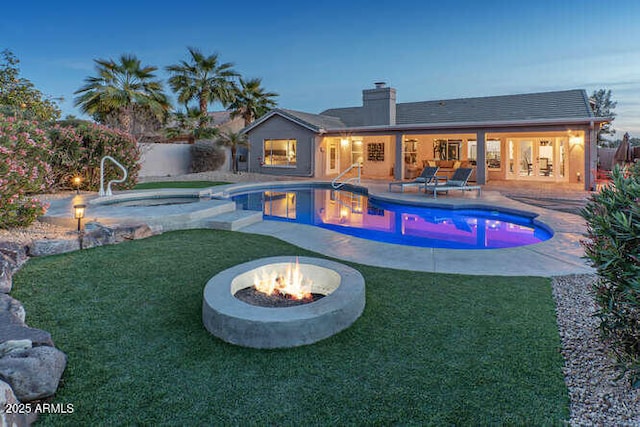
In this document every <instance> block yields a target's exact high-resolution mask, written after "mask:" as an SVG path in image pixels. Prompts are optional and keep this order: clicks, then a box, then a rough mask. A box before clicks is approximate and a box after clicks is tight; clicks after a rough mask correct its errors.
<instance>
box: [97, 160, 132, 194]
mask: <svg viewBox="0 0 640 427" xmlns="http://www.w3.org/2000/svg"><path fill="white" fill-rule="evenodd" d="M106 159H109V160H111V161H112V162H113V163H115V165H116V166H118V167H119V168H120V169H121V170H122V172H124V177H122V179H112V180H111V181H109V183H108V184H107V191H104V161H105V160H106ZM127 176H129V175H128V174H127V170H126V169H125V168H124V166H122V165H121V164H120V162H118V161H117V160H116V159H114V158H113V157H111V156H104V157H103V158H102V160H100V193H99V194H100V197H102V196H111V195H112V194H113V193H111V184H112V183H114V182H115V183H119V182H125V181H126V179H127Z"/></svg>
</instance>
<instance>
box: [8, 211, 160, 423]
mask: <svg viewBox="0 0 640 427" xmlns="http://www.w3.org/2000/svg"><path fill="white" fill-rule="evenodd" d="M161 233H162V230H160V229H151V228H150V227H149V226H148V225H147V224H123V225H114V226H111V227H107V226H104V225H102V224H100V223H95V222H94V223H87V224H86V225H85V229H84V231H83V232H82V233H79V234H77V235H75V236H74V237H75V238H73V239H68V238H67V239H39V240H32V241H29V242H28V243H17V242H10V241H7V242H0V425H2V426H4V425H7V426H14V425H15V426H28V425H31V424H32V423H33V422H34V421H35V420H36V419H37V412H36V411H37V408H38V407H39V406H38V405H33V406H27V404H28V403H29V402H32V401H36V400H40V399H46V398H50V397H51V396H53V395H54V394H55V392H56V391H57V389H58V385H59V383H60V379H61V378H62V374H63V373H64V370H65V368H66V365H67V356H66V354H64V353H63V352H62V351H60V350H59V349H57V348H56V347H55V344H54V342H53V339H52V338H51V335H50V334H49V333H48V332H47V331H43V330H41V329H36V328H31V327H29V326H28V325H27V324H26V312H25V309H24V307H23V306H22V303H21V302H20V301H18V300H16V299H15V298H13V297H11V296H10V295H9V293H10V292H11V290H12V287H13V275H14V274H15V273H16V272H17V271H18V270H19V269H20V268H21V267H22V266H23V265H24V264H25V263H26V262H27V261H28V260H29V258H31V257H39V256H49V255H56V254H61V253H65V252H71V251H76V250H80V249H88V248H93V247H96V246H103V245H111V244H116V243H120V242H123V241H127V240H137V239H144V238H146V237H150V236H153V235H156V234H161ZM9 408H15V411H6V410H7V409H9ZM26 408H31V409H35V410H36V411H27V410H25V409H26ZM21 412H22V413H21Z"/></svg>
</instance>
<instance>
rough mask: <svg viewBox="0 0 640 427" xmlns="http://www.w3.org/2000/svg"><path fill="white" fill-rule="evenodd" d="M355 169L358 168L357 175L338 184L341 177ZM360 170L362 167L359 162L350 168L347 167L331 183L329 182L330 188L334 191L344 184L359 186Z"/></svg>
mask: <svg viewBox="0 0 640 427" xmlns="http://www.w3.org/2000/svg"><path fill="white" fill-rule="evenodd" d="M355 167H357V168H358V175H357V176H354V177H351V178H349V179H346V180H344V181H343V182H339V179H340V178H342V177H343V176H345V175H346V174H347V173H349V172H351V170H352V169H353V168H355ZM361 169H362V165H360V162H357V163H354V164H352V165H351V166H349V167H348V168H347V169H345V170H344V171H343V172H342V173H341V174H340V175H338V176H336V177H335V178H334V179H333V181H331V186H332V187H333V188H335V189H338V188H340V187H342V186H343V185H345V184H350V183H352V182H353V183H355V184H360V176H361Z"/></svg>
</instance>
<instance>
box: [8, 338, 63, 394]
mask: <svg viewBox="0 0 640 427" xmlns="http://www.w3.org/2000/svg"><path fill="white" fill-rule="evenodd" d="M66 366H67V356H66V355H65V354H64V353H63V352H61V351H60V350H58V349H56V348H54V347H34V348H30V349H28V350H24V351H20V352H14V353H10V354H8V355H6V356H5V357H3V358H1V359H0V379H2V380H3V381H5V382H7V383H8V384H10V385H11V388H12V389H13V392H14V393H15V395H16V397H17V398H18V399H20V400H21V401H22V402H29V401H32V400H36V399H43V398H45V397H49V396H53V394H54V393H55V392H56V390H57V388H58V383H59V382H60V378H61V377H62V373H63V372H64V369H65V367H66Z"/></svg>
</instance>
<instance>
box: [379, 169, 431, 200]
mask: <svg viewBox="0 0 640 427" xmlns="http://www.w3.org/2000/svg"><path fill="white" fill-rule="evenodd" d="M438 169H440V168H438V167H437V166H436V167H432V166H427V167H425V168H424V169H423V170H422V173H421V174H420V176H419V177H417V178H416V179H414V180H413V181H393V182H390V183H389V191H391V189H392V188H393V187H395V186H398V187H400V190H402V192H403V193H404V187H406V186H409V187H418V189H420V187H424V186H425V185H427V184H429V183H431V182H434V180H435V177H436V174H437V173H438Z"/></svg>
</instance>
